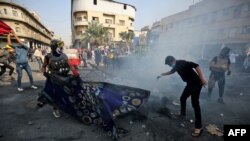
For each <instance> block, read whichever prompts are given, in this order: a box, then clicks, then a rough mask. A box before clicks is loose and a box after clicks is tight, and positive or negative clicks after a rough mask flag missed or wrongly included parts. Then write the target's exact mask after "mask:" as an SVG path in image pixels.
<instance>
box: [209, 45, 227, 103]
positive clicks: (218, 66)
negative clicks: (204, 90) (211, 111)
mask: <svg viewBox="0 0 250 141" xmlns="http://www.w3.org/2000/svg"><path fill="white" fill-rule="evenodd" d="M229 52H230V49H229V48H228V47H224V48H223V49H222V50H221V52H220V54H219V56H215V57H214V58H213V59H212V61H211V62H210V71H211V74H210V76H209V80H208V99H210V98H211V94H212V91H213V88H214V87H215V83H216V81H217V82H218V87H219V99H218V102H219V103H221V104H224V100H223V94H224V88H225V82H226V80H225V73H226V72H227V75H230V74H231V69H230V64H231V62H230V59H229Z"/></svg>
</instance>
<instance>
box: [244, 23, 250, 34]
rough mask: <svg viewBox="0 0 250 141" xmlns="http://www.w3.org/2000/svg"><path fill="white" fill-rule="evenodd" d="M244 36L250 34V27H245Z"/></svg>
mask: <svg viewBox="0 0 250 141" xmlns="http://www.w3.org/2000/svg"><path fill="white" fill-rule="evenodd" d="M243 34H250V25H248V26H244V27H243Z"/></svg>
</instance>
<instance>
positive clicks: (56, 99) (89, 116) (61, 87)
mask: <svg viewBox="0 0 250 141" xmlns="http://www.w3.org/2000/svg"><path fill="white" fill-rule="evenodd" d="M149 95H150V92H149V91H147V90H143V89H138V88H133V87H127V86H121V85H115V84H111V83H106V82H85V81H83V80H82V79H81V78H80V77H76V76H70V77H60V76H56V75H47V81H46V84H45V87H44V89H43V91H42V93H41V95H40V97H39V99H38V100H41V99H46V101H47V102H49V103H50V104H52V105H53V106H56V107H58V108H59V109H60V110H62V111H64V112H66V113H68V114H70V115H72V116H73V117H75V118H76V119H78V120H79V121H82V122H83V123H84V124H86V125H90V124H95V125H102V126H103V127H104V129H105V131H107V132H108V134H110V135H113V134H116V133H115V131H114V129H115V128H114V127H115V126H114V119H115V118H116V117H117V116H119V115H122V114H125V113H128V112H130V111H133V110H138V109H139V108H140V107H141V106H142V105H143V104H144V103H145V102H146V101H147V100H148V98H149Z"/></svg>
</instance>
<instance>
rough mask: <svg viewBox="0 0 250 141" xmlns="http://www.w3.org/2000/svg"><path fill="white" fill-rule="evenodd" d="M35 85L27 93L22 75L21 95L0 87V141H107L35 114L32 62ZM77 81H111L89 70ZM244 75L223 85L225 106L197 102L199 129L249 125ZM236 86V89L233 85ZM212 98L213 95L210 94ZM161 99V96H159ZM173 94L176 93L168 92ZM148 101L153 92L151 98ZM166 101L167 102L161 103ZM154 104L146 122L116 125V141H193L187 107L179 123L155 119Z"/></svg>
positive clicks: (90, 129) (66, 119)
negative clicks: (121, 132) (118, 132)
mask: <svg viewBox="0 0 250 141" xmlns="http://www.w3.org/2000/svg"><path fill="white" fill-rule="evenodd" d="M30 65H31V67H32V71H33V77H34V80H35V84H36V85H37V86H38V87H39V89H38V90H33V89H30V88H29V81H28V78H27V75H26V73H25V72H23V76H24V77H23V83H24V91H23V92H18V91H17V87H16V82H15V81H12V82H6V81H0V114H1V115H0V141H80V140H81V141H82V140H84V141H110V140H111V138H110V137H108V136H107V135H106V134H105V133H104V131H103V129H102V128H101V127H97V126H94V125H93V126H86V125H84V124H82V123H81V122H79V121H77V120H75V119H74V118H72V117H71V116H69V115H67V114H66V113H63V115H62V117H61V118H55V117H54V116H53V114H52V108H51V107H50V106H49V105H48V106H45V107H43V108H40V109H38V108H37V107H36V100H37V97H38V92H40V91H41V90H42V88H43V85H44V82H45V78H44V77H43V75H42V74H41V73H40V72H39V71H38V66H37V64H36V62H31V63H30ZM80 73H81V77H82V78H83V79H85V80H90V81H93V80H94V81H105V80H108V79H112V78H110V77H112V76H110V75H109V74H107V73H105V72H104V70H103V68H100V67H99V68H98V67H95V66H94V65H93V64H92V65H88V67H87V68H82V67H81V68H80ZM15 77H16V76H15ZM249 80H250V77H249V74H233V75H232V76H231V78H230V79H229V81H228V82H227V88H226V92H225V93H226V96H225V101H227V104H225V105H222V104H218V103H217V101H216V98H215V97H214V98H213V99H212V100H211V101H207V100H205V99H204V98H201V107H202V115H203V121H204V122H203V125H204V128H205V126H207V125H209V124H215V125H217V126H218V128H220V129H222V130H223V125H224V124H250V121H249V117H250V112H249V111H250V107H249V106H248V105H249V104H250V93H249ZM235 84H237V85H235ZM214 91H215V93H216V91H217V90H216V89H215V90H214ZM159 93H161V91H159ZM173 93H176V92H175V91H174V90H173ZM216 96H217V95H216ZM152 98H154V92H152V97H151V98H150V99H152ZM168 100H169V99H168V98H167V101H168ZM173 101H176V102H177V103H178V97H177V96H173V98H172V101H171V102H167V104H166V105H165V106H166V107H168V109H170V110H171V114H173V113H176V112H178V111H179V108H180V107H179V106H178V104H174V103H173ZM158 106H159V103H154V102H152V101H151V100H149V103H148V104H147V105H146V108H148V109H149V111H147V113H148V119H147V120H141V119H135V118H134V117H133V116H131V115H128V116H125V117H122V118H120V119H117V120H116V122H117V123H116V124H117V126H119V127H123V128H125V129H127V130H129V131H130V132H129V134H127V135H125V136H123V137H121V138H120V139H119V140H121V141H195V140H197V139H195V138H193V137H191V131H192V130H193V123H192V121H191V122H189V121H190V120H193V119H194V116H193V110H192V107H191V104H190V102H189V101H188V102H187V113H188V115H187V121H185V122H183V121H180V120H176V119H174V118H170V117H167V116H164V115H162V114H158V113H157V112H156V111H157V107H158ZM199 140H200V141H211V140H213V141H222V140H223V137H218V136H215V135H211V134H209V133H208V132H207V131H205V132H204V133H203V135H202V136H201V137H200V139H199Z"/></svg>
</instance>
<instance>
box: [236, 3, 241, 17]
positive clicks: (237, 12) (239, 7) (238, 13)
mask: <svg viewBox="0 0 250 141" xmlns="http://www.w3.org/2000/svg"><path fill="white" fill-rule="evenodd" d="M241 7H242V6H241V5H239V6H236V7H235V8H234V18H239V17H240V14H241Z"/></svg>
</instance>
